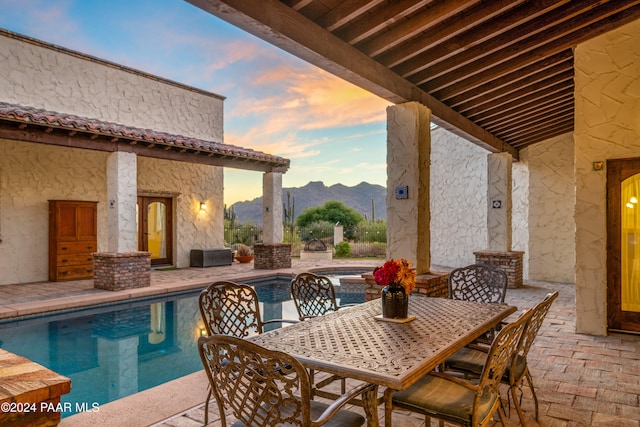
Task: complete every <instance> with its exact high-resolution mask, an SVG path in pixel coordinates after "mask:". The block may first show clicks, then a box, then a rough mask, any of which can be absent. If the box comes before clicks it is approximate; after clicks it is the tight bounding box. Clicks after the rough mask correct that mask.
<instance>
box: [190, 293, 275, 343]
mask: <svg viewBox="0 0 640 427" xmlns="http://www.w3.org/2000/svg"><path fill="white" fill-rule="evenodd" d="M198 303H199V304H198V305H199V307H200V315H201V316H202V320H203V321H204V325H205V328H206V329H207V335H213V334H223V335H233V336H234V337H247V336H249V335H252V334H261V333H262V329H263V323H262V318H261V317H260V306H259V305H258V295H257V294H256V291H255V290H254V289H253V288H252V287H251V286H248V285H242V284H238V283H234V282H224V281H223V282H214V283H211V284H210V285H209V286H207V288H206V289H205V290H203V291H202V292H201V293H200V298H199V300H198Z"/></svg>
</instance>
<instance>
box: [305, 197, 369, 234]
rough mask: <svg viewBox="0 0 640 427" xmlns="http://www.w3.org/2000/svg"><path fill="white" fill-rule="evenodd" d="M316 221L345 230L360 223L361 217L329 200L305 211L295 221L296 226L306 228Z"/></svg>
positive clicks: (339, 202)
mask: <svg viewBox="0 0 640 427" xmlns="http://www.w3.org/2000/svg"><path fill="white" fill-rule="evenodd" d="M318 221H327V222H330V223H332V224H340V225H342V226H344V228H345V230H346V229H349V228H351V227H353V226H354V225H356V224H358V223H359V222H361V221H362V215H360V214H359V213H358V212H356V210H355V209H353V208H350V207H348V206H346V205H345V204H344V203H342V202H341V201H339V200H329V201H327V202H325V204H324V205H322V206H316V207H313V208H307V209H305V210H304V211H303V212H302V213H301V214H300V215H299V216H298V218H297V219H296V224H297V225H298V227H306V226H308V225H310V224H313V223H314V222H318Z"/></svg>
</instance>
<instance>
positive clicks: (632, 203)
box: [607, 158, 640, 332]
mask: <svg viewBox="0 0 640 427" xmlns="http://www.w3.org/2000/svg"><path fill="white" fill-rule="evenodd" d="M607 321H608V327H609V329H610V330H616V331H629V332H640V158H636V159H623V160H609V161H608V162H607Z"/></svg>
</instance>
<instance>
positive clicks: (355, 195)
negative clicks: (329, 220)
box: [231, 181, 387, 224]
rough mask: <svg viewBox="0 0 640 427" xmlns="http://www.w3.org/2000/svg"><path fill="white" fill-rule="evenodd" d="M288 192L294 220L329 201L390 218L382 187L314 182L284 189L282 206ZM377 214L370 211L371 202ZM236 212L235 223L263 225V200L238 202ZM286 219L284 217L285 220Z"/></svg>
mask: <svg viewBox="0 0 640 427" xmlns="http://www.w3.org/2000/svg"><path fill="white" fill-rule="evenodd" d="M287 192H289V193H290V195H291V196H290V197H291V203H292V204H293V203H294V201H295V212H294V218H297V217H298V215H300V214H301V213H302V211H304V210H305V209H307V208H313V207H316V206H322V205H323V204H324V203H325V202H326V201H329V200H340V201H341V202H343V203H344V204H345V205H347V206H349V207H350V208H353V209H355V210H356V211H357V212H358V213H360V215H362V217H363V218H366V219H368V220H371V219H387V190H386V188H385V187H383V186H381V185H375V184H369V183H366V182H361V183H360V184H358V185H356V186H355V187H347V186H346V185H342V184H335V185H332V186H331V187H327V186H325V185H324V183H323V182H321V181H315V182H314V181H312V182H310V183H308V184H307V185H305V186H304V187H299V188H297V187H294V188H283V189H282V203H283V204H284V205H281V206H280V209H283V206H286V205H287ZM372 199H373V205H374V209H375V212H374V214H375V215H372V212H371V210H372V209H371V200H372ZM231 207H233V210H234V211H235V213H236V220H237V221H240V222H245V223H246V222H249V221H251V222H252V223H254V224H262V197H258V198H257V199H253V200H251V201H248V202H237V203H234V204H233V205H231ZM283 219H284V218H283Z"/></svg>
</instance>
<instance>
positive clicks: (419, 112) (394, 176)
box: [387, 102, 431, 274]
mask: <svg viewBox="0 0 640 427" xmlns="http://www.w3.org/2000/svg"><path fill="white" fill-rule="evenodd" d="M430 122H431V111H430V110H429V109H428V108H427V107H425V106H424V105H422V104H420V103H417V102H408V103H406V104H400V105H394V106H391V107H388V108H387V258H388V259H390V258H395V259H397V258H406V259H408V260H409V261H411V262H412V264H413V265H414V266H415V268H416V272H417V273H418V274H424V273H428V272H429V269H430V267H431V265H430V264H431V254H430V239H431V231H430V228H429V223H430V217H431V213H430V210H429V168H430V164H429V157H430V155H431V123H430Z"/></svg>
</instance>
